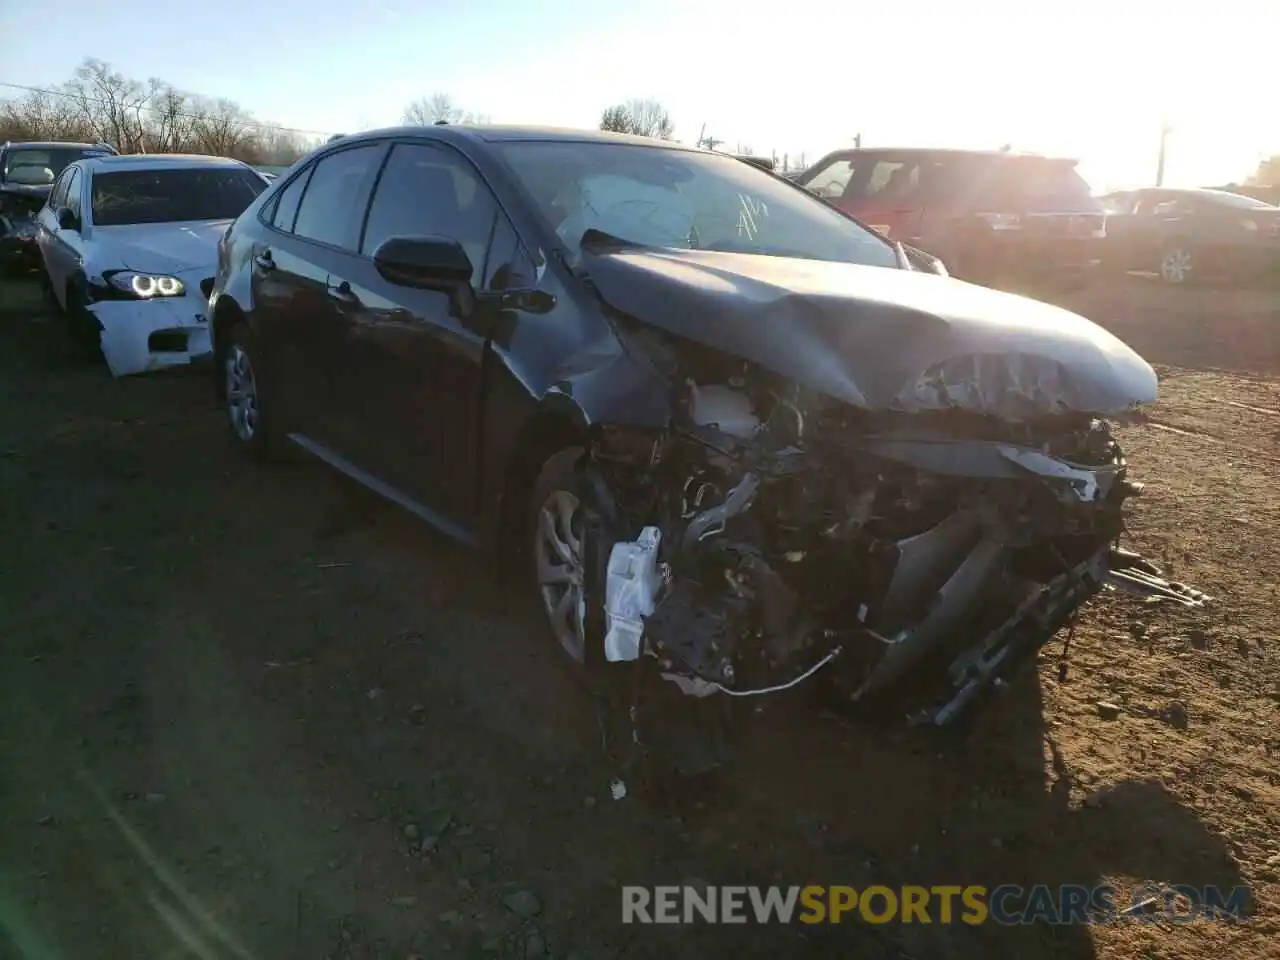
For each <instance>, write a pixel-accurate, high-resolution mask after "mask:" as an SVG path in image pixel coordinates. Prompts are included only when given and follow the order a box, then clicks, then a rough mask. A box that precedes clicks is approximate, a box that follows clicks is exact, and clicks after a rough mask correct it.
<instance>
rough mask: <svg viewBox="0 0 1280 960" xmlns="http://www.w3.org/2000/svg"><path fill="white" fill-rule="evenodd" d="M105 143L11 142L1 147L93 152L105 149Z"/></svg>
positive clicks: (59, 141) (0, 145)
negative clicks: (96, 149)
mask: <svg viewBox="0 0 1280 960" xmlns="http://www.w3.org/2000/svg"><path fill="white" fill-rule="evenodd" d="M105 146H106V144H104V143H79V142H72V141H70V140H11V141H9V142H8V143H0V147H4V148H5V149H7V150H13V149H15V148H17V147H22V148H24V149H28V148H29V149H31V150H57V149H59V148H62V149H66V150H93V149H94V148H95V147H96V148H98V149H101V148H102V147H105Z"/></svg>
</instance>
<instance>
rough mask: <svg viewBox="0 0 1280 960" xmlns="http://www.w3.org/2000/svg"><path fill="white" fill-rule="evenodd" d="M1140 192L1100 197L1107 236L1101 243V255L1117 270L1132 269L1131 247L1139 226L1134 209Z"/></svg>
mask: <svg viewBox="0 0 1280 960" xmlns="http://www.w3.org/2000/svg"><path fill="white" fill-rule="evenodd" d="M1139 196H1140V194H1135V193H1133V192H1130V191H1123V192H1120V193H1111V194H1108V195H1107V196H1105V197H1102V198H1101V199H1100V202H1101V204H1102V210H1103V213H1104V214H1105V216H1106V228H1107V236H1106V241H1105V243H1104V244H1103V248H1102V249H1103V256H1104V257H1105V259H1106V261H1107V263H1108V264H1109V265H1110V266H1111V267H1114V268H1115V269H1117V270H1133V269H1135V266H1134V254H1133V247H1134V243H1135V242H1136V236H1135V234H1136V232H1137V230H1138V228H1139V224H1138V218H1137V216H1136V215H1135V211H1136V210H1137V206H1138V198H1139Z"/></svg>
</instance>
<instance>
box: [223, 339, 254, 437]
mask: <svg viewBox="0 0 1280 960" xmlns="http://www.w3.org/2000/svg"><path fill="white" fill-rule="evenodd" d="M226 373H227V413H228V415H229V416H230V417H231V429H232V430H233V431H235V435H236V436H237V437H238V438H239V439H240V440H242V441H244V442H245V443H249V442H250V441H252V440H253V438H254V435H255V434H256V433H257V429H258V383H257V380H256V379H255V378H254V375H253V363H252V361H250V359H249V354H248V353H247V352H246V351H245V349H244V347H242V346H241V345H240V344H238V343H233V344H232V345H231V347H230V349H229V350H228V351H227V360H226Z"/></svg>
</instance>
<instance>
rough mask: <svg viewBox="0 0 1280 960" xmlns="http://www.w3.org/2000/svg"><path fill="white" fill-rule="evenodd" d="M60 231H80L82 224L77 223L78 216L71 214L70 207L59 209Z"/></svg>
mask: <svg viewBox="0 0 1280 960" xmlns="http://www.w3.org/2000/svg"><path fill="white" fill-rule="evenodd" d="M58 229H59V230H79V229H80V224H79V223H78V222H77V221H76V215H75V214H74V213H72V212H71V208H70V207H59V208H58Z"/></svg>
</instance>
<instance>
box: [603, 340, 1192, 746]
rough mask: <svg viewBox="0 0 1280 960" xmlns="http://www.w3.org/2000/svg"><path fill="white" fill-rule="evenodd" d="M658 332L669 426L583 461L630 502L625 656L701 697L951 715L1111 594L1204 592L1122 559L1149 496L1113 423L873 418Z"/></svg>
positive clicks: (1177, 596) (656, 351)
mask: <svg viewBox="0 0 1280 960" xmlns="http://www.w3.org/2000/svg"><path fill="white" fill-rule="evenodd" d="M641 337H642V339H643V341H644V344H645V348H646V352H648V353H651V355H652V356H653V357H655V358H656V360H655V362H656V363H657V364H658V365H659V367H660V369H662V370H663V373H664V379H665V380H666V382H668V383H670V384H671V385H672V392H673V396H672V398H671V409H672V411H673V414H672V417H671V421H670V423H669V426H668V427H667V429H665V430H656V431H655V430H642V429H639V428H633V427H616V426H600V427H598V428H597V429H596V433H595V437H594V440H593V444H592V447H591V451H590V456H589V458H587V460H586V461H585V463H586V464H587V466H588V469H589V470H591V471H592V472H593V473H594V475H595V476H596V477H597V478H598V479H597V481H596V482H597V485H600V482H601V481H602V484H603V486H604V487H605V488H606V489H607V495H608V497H609V499H610V500H611V503H610V506H609V509H608V510H606V511H603V512H604V513H606V514H609V515H611V516H612V517H613V521H612V522H611V523H609V524H607V526H608V527H609V532H608V536H607V537H606V538H605V541H606V542H608V543H611V544H612V546H611V549H609V551H608V553H607V557H606V558H602V565H603V569H601V570H599V571H598V577H597V582H596V583H595V584H593V588H594V591H595V593H596V596H595V600H594V602H598V603H601V604H602V605H603V608H604V618H603V620H604V622H603V625H602V626H601V629H602V631H603V646H604V651H605V659H606V660H607V661H609V662H611V663H619V662H627V661H645V660H646V659H648V660H650V661H651V662H652V665H653V666H654V667H656V669H657V671H658V673H659V675H660V676H661V677H662V679H664V680H665V681H667V682H668V683H670V684H671V685H672V686H673V687H674V688H675V689H677V690H679V691H680V693H681V694H682V695H684V696H686V697H695V698H705V697H712V696H720V697H723V696H729V697H742V696H755V695H760V694H769V693H775V692H779V691H782V690H785V689H789V688H791V687H795V686H797V685H799V684H801V683H804V682H807V681H809V680H810V679H811V678H817V677H821V678H823V681H824V682H826V683H829V684H830V685H832V686H833V687H834V689H835V690H836V691H838V696H839V698H840V700H841V701H843V702H844V703H847V704H857V705H863V704H872V703H874V704H876V705H877V706H881V705H885V704H887V703H889V702H892V703H893V704H894V705H895V706H896V707H897V708H900V709H901V710H902V711H903V713H904V714H905V715H906V716H907V717H908V718H909V719H910V721H912V722H916V723H928V724H934V725H945V724H948V723H950V722H951V721H953V720H954V719H955V718H956V717H958V716H959V715H960V714H961V713H962V712H963V711H964V710H965V708H966V707H967V706H969V704H970V703H971V702H972V701H973V700H974V698H975V697H976V695H977V694H978V693H979V692H980V691H981V690H982V689H983V688H985V687H987V686H988V685H990V684H992V683H996V684H998V683H1001V682H1003V681H1004V678H1005V677H1007V676H1008V675H1009V673H1010V671H1011V670H1012V669H1013V668H1014V667H1015V666H1016V665H1017V664H1018V663H1019V662H1022V661H1024V660H1026V659H1028V658H1033V657H1034V655H1035V653H1036V651H1037V650H1038V649H1039V648H1040V647H1041V646H1042V645H1043V644H1044V643H1045V642H1046V641H1047V640H1049V638H1050V637H1052V636H1053V635H1054V634H1055V633H1056V632H1057V631H1058V630H1059V628H1060V627H1061V626H1063V625H1064V624H1066V623H1068V622H1069V621H1071V620H1072V618H1073V617H1074V616H1075V615H1076V612H1077V611H1078V610H1079V608H1080V607H1081V605H1082V604H1083V603H1084V602H1085V601H1086V600H1088V599H1089V598H1090V597H1091V596H1093V595H1094V594H1095V593H1096V592H1098V591H1099V590H1100V589H1101V588H1102V587H1103V586H1104V585H1105V584H1107V583H1108V582H1109V581H1113V582H1116V583H1117V584H1118V585H1120V586H1123V587H1125V588H1127V589H1130V590H1133V591H1136V592H1140V593H1143V594H1144V595H1159V596H1163V597H1165V598H1167V599H1170V600H1174V601H1177V602H1180V603H1185V604H1192V605H1194V604H1198V603H1201V602H1203V601H1204V599H1206V598H1205V597H1204V595H1203V594H1199V593H1198V592H1196V591H1194V590H1192V589H1190V588H1188V587H1185V586H1184V585H1181V584H1171V583H1169V582H1167V581H1164V580H1162V579H1160V578H1159V571H1158V570H1155V568H1153V567H1151V566H1150V565H1148V564H1145V562H1144V561H1141V559H1140V558H1138V557H1137V556H1136V555H1134V554H1131V553H1127V552H1126V551H1122V550H1119V549H1118V547H1117V541H1118V538H1119V537H1120V535H1121V533H1122V531H1123V529H1124V519H1123V506H1124V503H1125V501H1126V500H1127V499H1128V498H1129V497H1131V496H1133V495H1135V494H1137V493H1139V492H1140V490H1141V485H1140V484H1137V483H1134V482H1132V481H1130V480H1129V479H1128V478H1127V476H1126V474H1127V464H1126V462H1125V459H1124V456H1123V454H1122V452H1121V450H1120V447H1119V445H1118V444H1117V442H1116V440H1115V439H1114V437H1113V436H1112V434H1111V431H1110V428H1109V427H1108V425H1107V423H1106V422H1104V421H1102V420H1099V419H1096V418H1094V417H1093V416H1091V415H1087V414H1078V413H1063V414H1060V415H1055V416H1050V417H1043V418H1041V419H1038V420H1033V421H1024V422H1013V421H1005V420H999V419H997V418H994V417H988V416H979V415H975V414H971V413H966V412H963V411H935V412H930V413H925V414H919V413H915V414H913V413H893V412H876V413H872V412H868V411H865V410H859V409H857V408H854V407H852V406H850V405H848V404H846V403H843V402H840V401H837V400H833V399H831V398H830V397H827V396H825V395H823V394H820V393H818V392H816V391H813V390H811V389H808V388H805V387H802V386H799V385H797V384H795V383H794V382H790V381H788V380H787V379H785V378H784V377H781V376H779V375H777V374H774V373H771V372H769V371H766V370H763V369H762V368H760V367H759V366H756V365H754V364H752V363H751V362H749V361H745V360H741V359H736V358H732V357H730V356H728V355H726V354H723V353H721V352H719V351H716V350H714V349H711V348H707V347H703V346H701V345H697V344H692V343H689V342H687V341H683V340H681V339H680V338H677V337H674V336H670V335H668V334H666V333H663V332H659V331H653V330H651V329H649V330H646V331H644V332H643V334H642V335H641ZM606 560H607V563H606V562H604V561H606ZM588 602H589V603H591V602H593V601H592V600H590V599H589V601H588Z"/></svg>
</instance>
